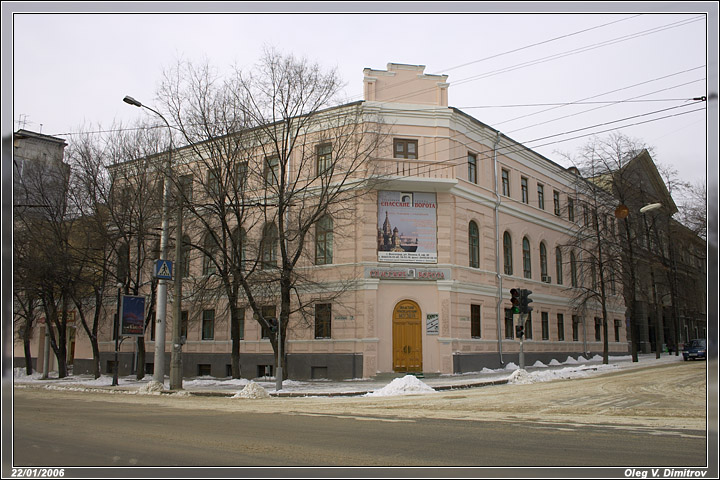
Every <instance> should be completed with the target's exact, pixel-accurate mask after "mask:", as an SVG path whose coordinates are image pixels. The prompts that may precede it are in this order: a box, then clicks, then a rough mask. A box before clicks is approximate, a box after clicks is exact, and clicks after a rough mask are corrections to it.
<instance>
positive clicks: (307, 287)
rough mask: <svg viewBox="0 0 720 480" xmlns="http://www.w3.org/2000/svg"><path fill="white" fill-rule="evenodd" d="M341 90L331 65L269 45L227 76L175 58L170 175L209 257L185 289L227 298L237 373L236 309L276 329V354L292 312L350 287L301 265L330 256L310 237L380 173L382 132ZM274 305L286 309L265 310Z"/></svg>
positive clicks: (165, 100) (336, 220)
mask: <svg viewBox="0 0 720 480" xmlns="http://www.w3.org/2000/svg"><path fill="white" fill-rule="evenodd" d="M341 87H342V85H341V83H340V81H339V78H338V77H337V74H336V73H335V71H329V72H325V71H323V70H322V69H321V67H320V66H319V65H317V64H312V63H310V62H309V61H307V60H305V59H297V58H295V57H292V56H283V55H281V54H278V53H277V52H274V51H267V52H266V53H265V56H264V57H263V58H262V60H261V62H260V64H259V65H258V66H256V67H255V68H254V69H252V70H250V71H249V72H244V71H242V70H240V69H238V68H236V69H235V70H234V72H233V73H232V74H231V75H230V76H228V77H226V78H221V77H220V76H219V75H217V74H216V73H215V72H214V71H213V70H212V69H211V68H210V67H208V66H206V65H204V66H200V67H196V66H193V65H191V64H186V65H182V64H180V65H178V66H177V67H175V68H174V69H172V70H171V71H169V72H168V73H167V74H166V77H165V81H164V83H163V85H162V86H161V88H160V92H159V96H160V100H161V103H162V106H163V108H164V110H165V111H166V112H167V114H168V116H169V118H171V119H172V120H171V123H174V124H175V125H176V129H177V132H178V136H179V137H180V139H181V140H182V142H183V143H184V144H186V145H187V147H185V148H182V149H180V151H179V152H178V154H177V155H176V157H178V158H180V160H178V163H177V165H176V167H175V168H176V171H175V178H177V179H178V180H179V181H181V180H182V179H184V180H182V181H184V182H185V183H184V184H183V185H177V188H176V190H177V191H180V192H183V195H182V197H183V198H182V206H183V209H184V210H185V212H186V218H187V223H186V226H185V228H186V230H185V231H186V232H188V233H187V234H186V235H187V237H188V242H189V243H190V244H191V247H192V249H193V251H195V252H197V253H198V255H199V256H200V257H201V258H202V268H201V271H200V272H199V273H198V274H197V275H195V276H194V279H195V282H194V284H193V286H192V288H191V289H190V290H191V292H190V293H189V294H188V295H187V297H188V298H192V299H193V300H194V301H195V302H197V303H198V304H207V303H213V304H217V300H218V299H220V298H223V299H224V300H225V301H226V305H227V308H228V309H229V313H230V319H231V320H230V321H231V337H232V350H231V365H232V376H233V377H235V378H238V377H239V376H240V367H239V358H240V354H239V352H240V332H239V322H240V318H239V315H240V314H241V313H242V311H241V310H240V309H241V308H243V307H248V308H250V310H251V311H252V312H253V314H254V318H255V319H256V320H257V322H258V323H259V324H260V325H261V327H263V329H264V330H265V331H268V332H269V338H270V341H271V343H272V346H273V350H274V351H275V353H276V354H277V352H278V347H279V342H278V338H279V337H281V338H282V344H285V343H286V342H287V329H288V324H289V319H290V317H291V316H292V315H295V314H299V315H300V316H301V317H302V314H304V313H308V312H309V311H311V310H312V308H313V305H314V303H315V302H317V301H318V299H320V298H322V299H324V300H327V299H331V298H336V297H337V296H338V295H339V293H340V292H341V291H342V290H343V286H342V282H341V281H338V282H335V283H334V284H333V285H327V284H326V283H323V282H321V281H318V279H317V278H315V275H316V272H315V271H314V270H313V269H308V268H303V267H306V266H309V265H313V264H318V263H320V264H327V263H332V251H331V250H328V249H331V245H332V242H331V241H330V242H325V243H323V247H318V249H320V250H322V251H320V250H318V251H316V243H317V242H315V241H314V240H316V239H317V238H318V237H317V235H318V232H320V235H321V236H322V235H325V237H323V239H324V240H328V237H327V235H330V236H332V235H338V234H339V232H342V230H343V228H346V227H347V226H348V225H350V224H351V223H352V221H353V205H354V201H353V200H354V199H355V198H356V197H357V196H359V195H362V193H363V192H365V191H366V190H367V188H368V186H369V182H370V180H371V179H372V178H373V177H374V173H373V171H372V168H371V164H370V162H369V161H368V160H369V159H370V158H371V156H372V155H373V152H375V151H376V149H377V148H378V146H379V144H380V142H381V141H382V138H383V136H382V135H381V134H379V133H378V131H379V130H380V129H379V128H377V125H375V124H374V123H373V122H372V121H368V118H367V114H366V113H364V112H363V109H362V105H361V104H360V103H355V104H349V105H344V106H334V102H335V98H336V97H337V95H338V94H339V92H340V89H341ZM189 186H192V188H189ZM191 191H192V194H191V198H190V195H189V193H190V192H191ZM278 305H279V312H278V311H277V309H276V308H268V307H270V306H274V307H277V306H278ZM275 321H277V324H274V322H275ZM275 325H277V328H276V327H275ZM281 351H282V353H283V355H282V359H281V365H279V366H284V365H285V362H286V352H287V349H285V348H282V349H281ZM283 374H284V376H287V369H286V368H283Z"/></svg>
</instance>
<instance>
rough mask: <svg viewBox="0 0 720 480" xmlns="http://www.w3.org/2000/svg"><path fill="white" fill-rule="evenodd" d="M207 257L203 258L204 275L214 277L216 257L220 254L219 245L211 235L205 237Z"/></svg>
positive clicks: (204, 245) (204, 244)
mask: <svg viewBox="0 0 720 480" xmlns="http://www.w3.org/2000/svg"><path fill="white" fill-rule="evenodd" d="M203 247H204V250H205V256H204V257H203V275H212V274H213V273H215V271H216V268H215V257H216V255H217V252H218V245H217V242H216V241H215V238H214V237H213V236H212V234H211V233H208V234H207V235H206V236H205V242H204V243H203Z"/></svg>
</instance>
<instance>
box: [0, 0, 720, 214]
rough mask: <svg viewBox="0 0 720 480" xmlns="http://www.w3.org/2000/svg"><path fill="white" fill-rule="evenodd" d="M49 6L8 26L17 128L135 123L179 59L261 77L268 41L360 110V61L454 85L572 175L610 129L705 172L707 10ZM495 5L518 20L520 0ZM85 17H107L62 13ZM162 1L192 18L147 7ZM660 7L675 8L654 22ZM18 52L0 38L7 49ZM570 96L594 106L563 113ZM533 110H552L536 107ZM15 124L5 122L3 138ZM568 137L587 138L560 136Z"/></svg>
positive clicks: (665, 160) (474, 107) (470, 106)
mask: <svg viewBox="0 0 720 480" xmlns="http://www.w3.org/2000/svg"><path fill="white" fill-rule="evenodd" d="M33 5H34V4H33V3H32V2H30V3H29V4H16V5H15V7H16V8H12V7H13V5H10V6H8V5H7V2H5V4H4V5H3V17H4V18H3V22H6V21H7V18H6V17H7V16H8V7H9V8H10V11H13V10H14V11H15V12H20V10H18V8H23V9H24V10H33V8H31V7H33ZM47 5H49V4H44V5H43V8H55V9H58V8H59V9H61V10H58V11H56V12H49V13H39V12H38V11H37V8H35V9H34V10H35V11H34V12H33V13H15V14H14V15H12V17H11V21H12V24H11V26H12V33H13V38H12V41H13V43H12V45H11V48H12V55H13V56H12V62H13V63H12V82H13V83H12V87H13V90H12V100H13V102H12V107H13V111H12V117H11V118H12V121H13V123H12V127H11V128H12V129H13V130H17V129H18V128H26V129H29V130H33V131H42V133H45V134H49V135H58V136H60V137H63V138H66V139H67V140H68V141H69V142H71V141H72V138H73V135H72V133H73V132H78V131H79V130H80V129H82V128H85V129H92V130H96V129H100V128H110V127H111V126H112V124H113V123H114V122H117V121H122V122H123V123H130V122H132V121H133V120H134V119H138V118H139V117H140V116H141V115H143V114H144V113H143V111H141V110H139V109H137V108H134V107H131V106H129V105H127V104H125V103H123V102H122V98H123V97H124V96H125V95H131V96H133V97H135V98H137V99H138V100H140V101H142V102H143V103H145V104H147V105H149V106H153V105H155V104H156V103H155V101H154V98H155V90H156V88H157V86H158V84H159V81H160V78H161V73H162V71H163V69H165V68H168V67H169V66H171V65H172V64H173V63H174V62H176V61H177V60H178V59H186V60H192V61H197V62H200V61H203V60H204V59H207V60H208V61H209V62H210V63H211V64H212V65H214V66H216V67H218V68H221V69H222V68H227V67H229V66H230V65H232V64H238V65H240V66H242V67H244V68H251V67H252V65H253V64H254V63H255V62H257V61H258V60H259V58H260V55H261V51H262V48H263V46H273V47H276V48H277V49H278V50H280V51H281V52H283V53H292V54H295V55H297V56H306V57H307V58H309V59H311V60H313V61H317V62H319V63H320V64H321V65H322V66H325V67H328V68H330V67H337V68H338V70H339V73H340V75H341V77H342V78H343V79H344V80H345V81H346V82H347V88H346V96H347V100H349V101H352V100H359V99H361V95H362V78H363V74H362V70H363V68H365V67H370V68H374V69H384V68H386V65H387V63H390V62H393V63H407V64H419V65H425V66H426V69H425V72H426V73H441V74H447V75H448V76H449V77H448V82H449V83H450V90H449V103H450V105H451V106H454V107H457V108H460V109H461V110H463V111H465V112H466V113H468V114H470V115H472V116H473V117H475V118H477V119H478V120H480V121H482V122H484V123H486V124H488V125H490V126H491V127H493V128H496V129H498V130H500V131H501V132H503V133H504V134H506V135H508V136H509V137H511V138H513V139H515V140H517V141H520V142H522V143H524V144H525V145H526V146H528V147H530V148H532V149H534V150H536V151H538V152H539V153H541V154H543V155H545V156H546V157H548V158H549V159H551V160H553V161H555V162H557V163H559V164H561V165H564V166H569V165H568V163H567V162H566V161H565V160H564V159H563V158H562V157H561V156H560V155H559V153H558V152H567V153H570V154H574V153H575V152H576V151H577V149H578V148H579V147H580V146H581V145H583V144H585V143H586V142H587V141H588V139H589V137H588V136H587V135H589V134H592V133H597V134H598V135H599V136H606V135H608V133H609V132H607V131H608V130H613V131H620V132H622V133H625V134H627V135H628V136H630V137H633V138H637V139H639V140H641V141H643V142H645V143H646V144H648V145H649V146H652V147H654V148H655V160H656V161H657V162H659V163H662V164H667V165H672V166H674V167H675V168H677V170H678V171H679V174H680V177H681V178H683V179H685V180H688V181H691V182H700V181H702V182H704V181H705V178H706V160H707V158H708V156H707V152H706V146H707V138H706V137H707V135H706V132H707V130H706V129H707V126H706V115H707V112H708V110H707V109H706V107H707V103H696V102H693V100H692V99H693V98H696V97H702V96H707V95H708V92H710V91H713V92H714V91H716V90H713V89H714V88H715V86H716V85H717V57H716V56H715V55H716V54H717V50H715V51H714V53H715V55H712V54H710V53H709V52H708V47H707V45H708V44H707V33H708V29H709V28H712V27H709V26H708V18H707V17H706V16H705V15H703V12H704V11H706V10H707V8H709V7H710V5H701V4H692V3H685V4H672V3H670V4H654V3H651V2H649V3H640V4H623V3H618V4H591V5H583V4H580V5H576V7H578V8H580V9H581V10H577V8H576V11H581V12H582V11H583V10H584V11H585V13H580V14H556V13H541V12H539V11H538V12H534V13H522V14H521V13H509V14H500V13H496V12H499V10H494V11H493V10H491V9H492V5H491V4H486V5H483V4H479V5H478V6H476V7H475V8H484V10H485V12H486V13H460V14H458V13H451V12H450V10H449V9H450V8H451V6H453V4H449V3H448V4H412V3H410V4H404V5H405V8H404V10H405V11H408V10H414V11H415V12H419V10H418V9H419V8H425V9H428V10H432V11H434V12H435V13H394V14H391V13H381V12H380V9H382V10H390V9H391V8H392V4H388V3H380V4H377V5H369V6H368V5H365V6H363V7H362V8H364V10H360V11H365V12H368V13H351V14H339V13H334V14H330V13H318V12H317V9H318V8H327V9H335V10H336V11H337V10H338V9H339V8H347V7H340V6H339V5H340V4H314V5H311V6H310V7H307V8H309V9H310V10H307V13H302V14H300V13H271V14H252V13H219V14H210V13H207V12H210V11H211V10H212V9H213V8H214V9H216V10H215V11H219V10H217V9H222V10H223V11H225V12H231V11H235V12H237V10H238V8H240V7H241V6H239V5H238V4H234V3H228V4H211V3H208V4H185V5H182V4H173V3H168V4H144V3H139V4H120V8H126V9H127V8H132V9H133V10H134V12H137V13H102V12H103V11H105V12H108V8H118V7H117V5H109V4H107V5H103V4H92V3H90V4H82V5H80V6H78V5H75V6H72V5H70V4H66V5H65V6H63V4H52V7H48V6H47ZM285 5H287V4H285ZM346 5H347V4H346ZM537 5H543V4H537ZM562 5H563V6H564V5H572V4H562ZM527 6H528V5H527V4H525V5H522V7H523V8H524V7H527ZM683 6H685V7H683ZM698 6H700V7H701V8H697V7H698ZM280 7H281V5H280V4H257V5H255V6H254V8H256V9H263V8H264V10H265V11H270V10H272V9H275V10H280ZM407 7H413V8H407ZM463 7H464V8H465V9H468V8H471V7H472V4H465V5H464V6H463ZM498 7H499V8H504V9H505V10H506V11H516V10H517V11H521V10H519V9H520V7H521V5H519V4H513V3H507V4H499V5H498V4H495V8H498ZM78 8H82V9H83V11H84V12H93V11H96V12H99V13H82V14H79V13H60V11H65V12H73V11H75V12H77V11H78V10H77V9H78ZM153 8H154V11H158V10H157V8H164V9H166V10H167V9H178V10H176V12H179V9H180V8H183V9H184V10H185V11H192V12H196V13H190V14H188V13H169V12H168V13H154V14H149V13H142V11H143V10H148V9H153ZM296 8H299V7H296ZM368 8H373V9H375V13H370V11H369V10H368ZM531 8H537V7H532V6H531ZM555 8H558V7H557V5H556V6H555ZM588 8H602V9H604V10H605V12H608V11H611V12H615V13H602V14H601V13H597V12H599V11H600V10H595V12H590V11H587V9H588ZM610 8H612V9H613V10H608V9H610ZM659 8H662V10H663V11H664V12H670V11H673V12H674V13H650V12H651V11H656V12H657V11H658V9H659ZM680 8H686V9H687V10H679V9H680ZM713 8H714V7H713ZM313 9H315V10H313ZM119 11H120V10H117V11H116V12H119ZM566 11H569V7H566ZM684 11H687V12H688V13H683V12H684ZM715 11H717V10H715ZM46 12H47V11H46ZM488 12H490V13H488ZM715 20H716V19H715ZM5 25H7V23H4V25H3V26H5ZM716 26H717V24H715V27H716ZM5 32H7V30H5ZM4 35H7V33H5V34H4ZM5 38H6V37H5ZM713 38H714V39H715V41H716V38H717V30H715V31H714V34H713ZM7 49H8V45H4V46H3V54H4V55H6V54H7V53H6V52H7ZM708 59H710V60H711V61H710V62H708ZM4 62H6V60H4ZM4 65H6V63H4ZM6 81H7V78H6V77H3V82H4V83H5V82H6ZM708 82H711V83H710V84H709V83H708ZM708 85H711V86H712V88H711V87H709V86H708ZM716 101H717V100H715V102H716ZM572 102H584V103H575V104H574V105H565V106H562V105H560V104H564V103H572ZM591 102H592V103H591ZM595 102H619V103H595ZM537 104H544V105H543V106H529V105H537ZM517 105H523V106H517ZM715 108H716V106H715ZM660 110H664V111H662V112H659V111H660ZM693 110H697V111H694V112H693ZM716 111H717V110H715V112H716ZM653 112H655V113H653ZM660 117H668V118H664V119H660ZM623 119H626V120H623ZM618 120H621V121H618ZM641 122H642V124H639V123H641ZM630 124H639V125H633V126H630ZM9 127H10V126H9V125H8V122H7V121H6V119H5V117H3V135H7V134H9V129H10V128H9ZM587 127H593V128H587ZM581 129H582V130H581ZM568 132H573V133H568ZM715 133H717V132H715ZM559 134H562V135H559ZM546 137H547V138H546ZM573 137H580V138H575V139H574V140H570V141H563V140H567V139H569V138H573ZM710 140H711V141H715V139H713V138H711V139H710ZM712 158H713V162H716V161H717V160H716V157H712ZM714 168H716V167H714ZM676 200H678V199H676Z"/></svg>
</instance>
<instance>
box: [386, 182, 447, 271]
mask: <svg viewBox="0 0 720 480" xmlns="http://www.w3.org/2000/svg"><path fill="white" fill-rule="evenodd" d="M377 247H378V261H380V262H398V263H437V200H436V195H435V194H434V193H425V192H390V191H379V192H378V238H377Z"/></svg>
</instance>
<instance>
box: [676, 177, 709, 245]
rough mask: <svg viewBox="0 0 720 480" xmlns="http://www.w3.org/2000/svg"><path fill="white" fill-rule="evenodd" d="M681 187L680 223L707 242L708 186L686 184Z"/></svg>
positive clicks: (698, 183)
mask: <svg viewBox="0 0 720 480" xmlns="http://www.w3.org/2000/svg"><path fill="white" fill-rule="evenodd" d="M681 187H682V191H681V192H680V195H681V196H682V197H683V201H682V202H680V204H679V205H678V206H679V209H680V212H679V216H678V221H679V222H680V223H682V224H683V225H685V226H686V227H688V228H689V229H690V230H692V231H693V232H695V233H696V234H697V235H698V236H699V237H700V238H702V239H703V240H705V241H707V209H708V202H707V184H706V183H703V182H696V183H694V184H690V183H685V184H683V185H682V186H681Z"/></svg>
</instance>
